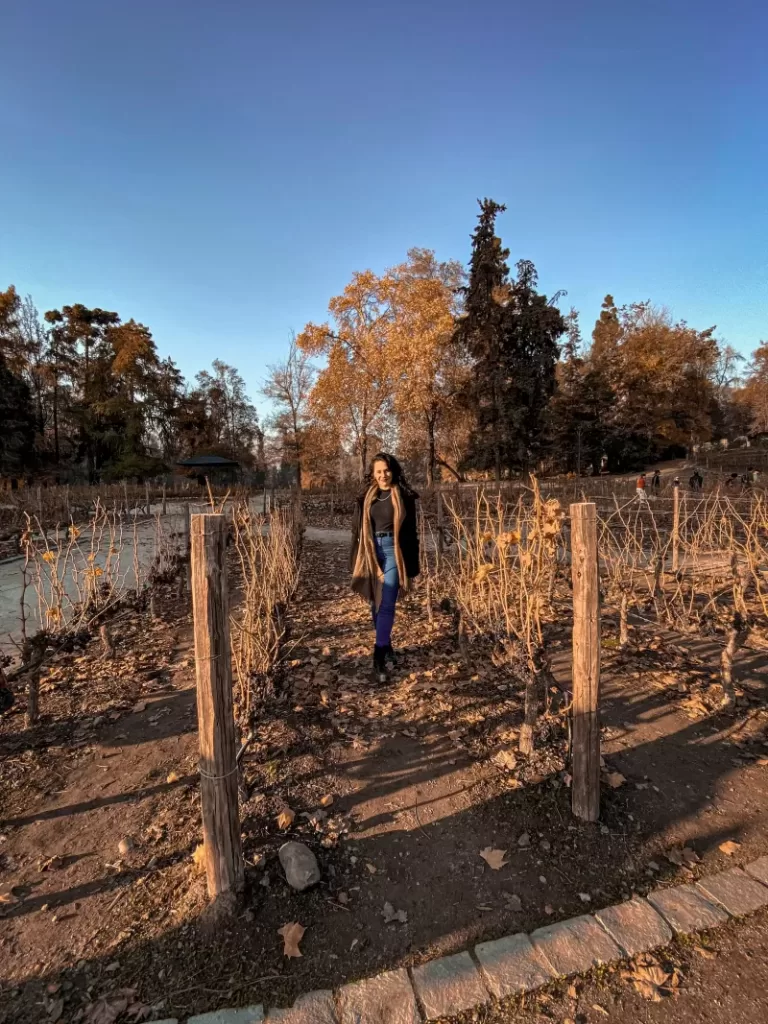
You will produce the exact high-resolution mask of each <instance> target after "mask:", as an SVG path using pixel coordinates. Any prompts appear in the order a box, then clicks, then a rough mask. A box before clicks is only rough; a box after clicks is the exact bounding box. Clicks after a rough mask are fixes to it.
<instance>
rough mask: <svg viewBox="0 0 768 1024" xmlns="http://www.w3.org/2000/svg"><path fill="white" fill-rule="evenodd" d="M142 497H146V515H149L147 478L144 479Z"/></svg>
mask: <svg viewBox="0 0 768 1024" xmlns="http://www.w3.org/2000/svg"><path fill="white" fill-rule="evenodd" d="M144 497H145V498H146V502H147V515H149V481H148V480H145V481H144Z"/></svg>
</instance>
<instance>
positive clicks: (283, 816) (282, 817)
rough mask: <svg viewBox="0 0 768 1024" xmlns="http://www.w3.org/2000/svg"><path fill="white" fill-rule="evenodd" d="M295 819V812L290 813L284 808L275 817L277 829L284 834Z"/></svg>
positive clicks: (287, 808)
mask: <svg viewBox="0 0 768 1024" xmlns="http://www.w3.org/2000/svg"><path fill="white" fill-rule="evenodd" d="M295 817H296V812H295V811H292V810H291V808H290V807H284V808H283V809H282V811H280V813H279V814H278V816H277V827H278V828H279V829H281V830H282V831H283V832H284V831H285V830H286V829H287V828H290V827H291V825H292V824H293V819H294V818H295Z"/></svg>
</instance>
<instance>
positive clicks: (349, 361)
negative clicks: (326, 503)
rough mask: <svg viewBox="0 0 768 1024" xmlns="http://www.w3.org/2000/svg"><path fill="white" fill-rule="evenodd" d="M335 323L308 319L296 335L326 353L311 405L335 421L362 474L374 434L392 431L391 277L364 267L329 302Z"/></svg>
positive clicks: (305, 347)
mask: <svg viewBox="0 0 768 1024" xmlns="http://www.w3.org/2000/svg"><path fill="white" fill-rule="evenodd" d="M328 312H329V313H330V314H331V317H332V319H333V327H331V326H330V325H329V324H328V323H325V324H313V323H309V324H307V326H306V327H305V328H304V330H303V331H302V332H301V334H300V335H299V337H298V338H297V344H298V346H299V348H300V349H301V351H303V352H306V353H308V354H309V355H313V356H319V355H322V356H325V357H326V360H327V363H326V366H325V367H324V368H323V369H322V370H321V371H320V373H319V374H318V377H317V382H316V384H315V386H314V388H313V390H312V398H311V410H312V414H313V416H314V417H315V418H316V419H317V420H318V421H319V423H320V424H321V425H326V427H327V428H328V429H330V428H331V427H333V429H334V432H335V433H337V434H338V436H339V438H340V440H341V443H342V444H343V445H344V446H345V447H346V448H347V449H348V450H349V451H350V452H351V453H352V454H354V455H355V456H356V457H357V459H358V463H359V467H360V475H361V476H362V475H363V474H364V473H365V470H366V467H367V463H368V459H369V457H370V456H371V455H372V454H373V452H372V451H370V443H371V440H372V438H373V437H378V438H381V439H386V438H388V437H390V436H391V435H392V412H393V392H394V380H393V369H394V367H393V365H392V362H391V356H390V351H389V341H390V332H389V327H390V321H391V305H390V302H389V282H388V281H386V280H385V279H382V278H380V277H377V276H376V275H375V274H374V273H373V272H372V271H370V270H365V271H363V272H361V273H356V274H354V275H353V277H352V280H351V281H350V282H349V284H348V285H347V287H346V288H345V289H344V291H343V292H342V294H341V295H337V296H335V297H334V298H332V299H331V301H330V302H329V303H328Z"/></svg>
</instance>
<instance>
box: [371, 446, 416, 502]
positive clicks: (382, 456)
mask: <svg viewBox="0 0 768 1024" xmlns="http://www.w3.org/2000/svg"><path fill="white" fill-rule="evenodd" d="M375 462H386V464H387V466H388V467H389V471H390V473H391V474H392V483H393V484H397V486H398V487H399V488H400V491H401V493H402V494H404V495H407V496H408V497H409V498H418V494H417V493H416V491H414V489H413V488H412V487H411V485H410V484H409V483H408V481H407V480H406V479H405V473H404V472H403V467H402V466H401V465H400V463H399V462H398V460H397V459H396V458H395V456H394V455H390V454H389V452H377V453H376V454H375V455H374V456H373V458H372V459H371V461H370V464H369V466H368V472H367V473H366V474H365V483H364V487H363V490H362V491H361V492H360V497H361V498H364V497H365V495H366V494H367V493H368V490H369V489H370V488H371V487H372V486H373V484H375V483H376V481H375V480H374V477H373V464H374V463H375Z"/></svg>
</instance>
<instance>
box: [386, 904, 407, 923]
mask: <svg viewBox="0 0 768 1024" xmlns="http://www.w3.org/2000/svg"><path fill="white" fill-rule="evenodd" d="M381 916H382V917H383V918H384V924H394V922H397V923H398V924H407V923H408V914H407V913H406V912H405V911H404V910H395V908H394V907H393V906H392V904H391V903H385V904H384V909H383V910H382V912H381Z"/></svg>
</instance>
